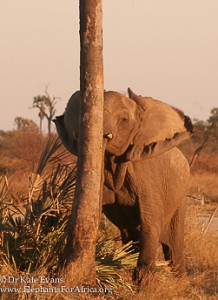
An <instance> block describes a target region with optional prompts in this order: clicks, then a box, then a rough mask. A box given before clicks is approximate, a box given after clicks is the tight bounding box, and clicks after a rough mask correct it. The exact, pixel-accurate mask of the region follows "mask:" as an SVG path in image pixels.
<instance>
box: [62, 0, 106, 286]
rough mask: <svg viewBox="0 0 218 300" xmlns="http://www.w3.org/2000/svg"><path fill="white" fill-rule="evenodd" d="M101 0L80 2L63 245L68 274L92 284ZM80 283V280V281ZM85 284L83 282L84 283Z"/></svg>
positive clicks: (100, 111) (98, 179)
mask: <svg viewBox="0 0 218 300" xmlns="http://www.w3.org/2000/svg"><path fill="white" fill-rule="evenodd" d="M102 44H103V43H102V1H101V0H80V45H81V52H80V90H81V96H82V99H83V101H82V103H81V115H80V137H79V158H78V172H77V184H76V191H75V198H74V205H73V214H72V220H71V225H70V226H69V229H70V230H69V231H68V241H67V246H66V257H67V261H68V262H69V261H70V262H73V263H71V268H70V270H71V271H70V272H72V273H74V274H75V272H74V271H75V267H76V268H79V271H80V277H82V278H83V279H84V280H85V282H87V281H88V282H89V283H90V282H92V283H93V282H95V278H96V276H95V275H96V274H95V250H96V238H97V231H98V226H99V216H100V211H101V189H102V186H101V184H102V183H101V182H102V180H101V173H102V172H101V170H102V169H101V168H102V163H103V159H102V158H103V96H104V88H103V54H102ZM80 280H81V278H80ZM83 282H84V281H83Z"/></svg>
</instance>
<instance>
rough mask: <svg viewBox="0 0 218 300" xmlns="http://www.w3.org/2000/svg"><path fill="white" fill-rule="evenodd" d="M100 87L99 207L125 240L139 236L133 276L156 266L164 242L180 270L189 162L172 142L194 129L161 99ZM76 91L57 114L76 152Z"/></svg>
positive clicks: (67, 142) (66, 140)
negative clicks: (103, 142)
mask: <svg viewBox="0 0 218 300" xmlns="http://www.w3.org/2000/svg"><path fill="white" fill-rule="evenodd" d="M128 92H129V97H125V96H124V95H122V94H120V93H117V92H105V93H104V139H106V140H107V143H106V148H105V162H104V187H103V207H102V210H103V212H104V214H105V215H106V216H107V217H108V219H109V220H110V221H111V222H112V223H113V224H115V225H116V226H117V227H118V228H119V230H120V233H121V238H122V242H123V243H127V242H128V241H131V240H133V241H136V242H139V258H138V263H137V267H136V270H135V279H136V280H137V281H138V282H141V280H142V278H143V277H144V274H146V273H147V272H149V271H151V270H152V269H153V268H154V266H155V258H156V252H157V249H158V246H159V243H161V244H162V249H163V253H164V258H165V259H166V260H169V263H170V264H171V265H172V267H173V270H175V271H176V272H178V273H183V272H184V262H183V243H184V218H185V198H186V191H187V185H188V179H189V164H188V162H187V160H186V159H185V157H184V156H183V154H182V153H181V152H180V150H179V149H178V148H177V147H176V146H177V145H179V144H180V143H181V142H183V141H184V140H186V139H188V138H190V136H191V135H192V130H193V128H192V124H191V121H190V119H189V118H188V117H187V116H185V115H184V114H183V113H182V112H181V111H179V110H178V109H175V108H173V107H171V106H169V105H167V104H165V103H163V102H161V101H157V100H154V99H152V98H143V97H141V96H138V95H136V94H135V93H134V92H132V91H131V90H130V89H128ZM80 101H81V97H80V92H79V91H78V92H76V93H74V94H73V95H72V96H71V98H70V100H69V102H68V104H67V107H66V110H65V113H64V114H63V115H62V116H59V117H57V118H56V120H55V124H56V128H57V131H58V134H59V136H60V138H61V140H62V142H63V144H64V145H65V146H66V148H67V149H68V150H69V151H70V152H72V153H73V154H75V155H78V137H79V107H80Z"/></svg>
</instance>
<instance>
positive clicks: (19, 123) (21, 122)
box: [14, 117, 38, 130]
mask: <svg viewBox="0 0 218 300" xmlns="http://www.w3.org/2000/svg"><path fill="white" fill-rule="evenodd" d="M14 124H15V126H16V129H17V130H23V129H26V128H33V129H38V127H37V125H36V123H35V122H34V121H33V120H31V119H26V118H23V117H16V118H15V119H14Z"/></svg>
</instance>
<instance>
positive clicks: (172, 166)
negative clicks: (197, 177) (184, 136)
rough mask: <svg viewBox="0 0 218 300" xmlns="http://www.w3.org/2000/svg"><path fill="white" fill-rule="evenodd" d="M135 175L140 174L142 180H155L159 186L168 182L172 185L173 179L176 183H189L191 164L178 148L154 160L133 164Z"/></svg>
mask: <svg viewBox="0 0 218 300" xmlns="http://www.w3.org/2000/svg"><path fill="white" fill-rule="evenodd" d="M132 164H133V168H134V169H135V174H136V176H137V174H140V178H138V180H141V177H143V176H145V177H147V179H148V180H149V181H150V180H153V181H154V183H156V184H158V183H161V182H163V181H165V182H166V181H168V183H169V184H170V183H171V181H172V179H173V180H174V182H176V183H177V184H179V182H183V183H187V182H188V180H189V175H190V168H189V163H188V161H187V159H186V158H185V156H184V155H183V153H182V152H181V151H180V150H179V149H178V148H176V147H175V148H172V149H171V150H169V151H167V152H165V153H163V154H161V155H159V156H156V157H154V158H152V159H148V160H144V161H136V162H132Z"/></svg>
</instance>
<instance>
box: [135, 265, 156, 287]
mask: <svg viewBox="0 0 218 300" xmlns="http://www.w3.org/2000/svg"><path fill="white" fill-rule="evenodd" d="M153 272H154V268H153V267H152V264H150V265H147V266H145V265H140V266H137V267H136V268H135V270H134V271H133V277H132V279H133V281H134V282H135V284H137V285H140V286H144V285H147V284H148V283H149V282H150V281H151V278H152V277H153Z"/></svg>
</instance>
